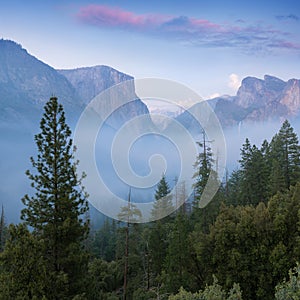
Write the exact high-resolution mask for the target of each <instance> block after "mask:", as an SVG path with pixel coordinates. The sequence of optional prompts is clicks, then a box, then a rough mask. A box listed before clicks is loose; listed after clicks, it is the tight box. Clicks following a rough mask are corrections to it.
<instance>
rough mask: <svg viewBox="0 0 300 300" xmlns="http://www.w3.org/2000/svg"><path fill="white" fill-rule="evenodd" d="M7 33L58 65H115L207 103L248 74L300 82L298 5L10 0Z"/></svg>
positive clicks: (4, 17) (3, 9)
mask: <svg viewBox="0 0 300 300" xmlns="http://www.w3.org/2000/svg"><path fill="white" fill-rule="evenodd" d="M0 28H1V33H0V37H3V38H6V39H12V40H15V41H16V42H18V43H20V44H22V46H23V47H24V48H26V49H27V50H28V52H29V53H31V54H32V55H34V56H36V57H38V58H39V59H41V60H42V61H44V62H46V63H48V64H49V65H51V66H53V67H55V68H76V67H82V66H92V65H100V64H104V65H109V66H111V67H114V68H116V69H118V70H120V71H123V72H125V73H128V74H130V75H132V76H134V77H136V78H144V77H158V78H166V79H171V80H175V81H178V82H181V83H184V84H186V85H187V86H189V87H191V88H192V89H194V90H195V91H196V92H198V93H199V94H200V95H201V96H203V97H204V98H208V97H211V96H214V95H217V94H231V95H232V94H235V92H236V89H237V87H238V85H239V82H240V80H241V79H242V78H244V77H246V76H256V77H260V78H261V77H263V75H264V74H270V75H274V76H277V77H280V78H282V79H284V80H287V79H289V78H300V2H299V1H297V0H294V1H291V0H285V1H281V0H280V1H258V0H252V1H241V0H240V1H230V0H228V1H215V0H211V1H207V0H206V1H202V0H193V1H189V0H187V1H176V0H164V1H161V0H160V1H158V0H152V1H142V0H128V1H125V0H115V1H113V0H111V1H97V0H95V1H93V2H92V1H87V0H75V1H72V2H71V1H65V0H43V1H37V0H36V1H33V0H27V1H24V0H22V1H19V0H10V1H5V2H4V1H3V0H2V1H1V2H0Z"/></svg>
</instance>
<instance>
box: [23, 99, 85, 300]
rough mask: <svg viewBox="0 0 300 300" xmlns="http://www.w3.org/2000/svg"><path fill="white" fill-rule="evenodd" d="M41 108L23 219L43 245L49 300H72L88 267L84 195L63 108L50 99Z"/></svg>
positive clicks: (55, 100)
mask: <svg viewBox="0 0 300 300" xmlns="http://www.w3.org/2000/svg"><path fill="white" fill-rule="evenodd" d="M44 109H45V112H44V115H43V117H42V119H41V122H40V129H41V132H40V133H39V134H37V135H36V136H35V142H36V145H37V150H38V154H37V157H36V158H33V157H31V163H32V166H33V169H35V171H33V172H31V171H27V172H26V174H27V175H28V177H29V179H30V180H31V186H32V188H33V189H34V190H35V194H34V195H33V196H29V195H25V197H24V198H23V199H22V202H23V204H24V205H25V208H24V209H23V210H22V213H21V218H22V219H23V220H24V221H25V222H26V224H27V225H29V226H31V227H32V228H33V234H34V235H36V236H37V238H39V239H43V240H44V244H45V250H44V253H43V256H44V257H45V258H46V260H47V271H48V272H49V274H48V276H49V279H50V280H49V285H48V292H47V295H46V296H47V298H49V299H65V298H67V299H70V298H71V296H74V295H76V294H79V293H81V292H82V289H83V286H82V285H83V284H84V281H83V275H84V272H85V271H86V267H87V255H86V252H85V251H84V249H83V245H82V241H83V240H84V239H85V238H86V235H87V233H88V220H86V219H85V214H86V212H87V210H88V205H87V201H86V196H87V195H86V193H85V192H84V190H83V188H82V186H81V179H82V177H78V175H77V173H76V166H77V164H78V162H77V161H75V160H74V151H75V149H74V148H73V145H72V139H71V130H70V128H69V126H68V125H67V124H66V120H65V114H64V110H63V107H62V105H61V104H59V103H58V100H57V98H56V97H52V98H50V100H49V101H48V102H47V103H46V105H45V108H44Z"/></svg>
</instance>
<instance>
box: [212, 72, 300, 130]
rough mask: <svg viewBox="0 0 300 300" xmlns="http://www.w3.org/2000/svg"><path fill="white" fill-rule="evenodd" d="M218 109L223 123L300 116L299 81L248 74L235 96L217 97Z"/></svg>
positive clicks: (217, 111)
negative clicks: (262, 77) (286, 80)
mask: <svg viewBox="0 0 300 300" xmlns="http://www.w3.org/2000/svg"><path fill="white" fill-rule="evenodd" d="M215 112H216V113H217V115H218V117H219V118H220V120H221V123H222V124H223V125H234V124H236V123H239V122H242V121H246V122H247V121H251V122H260V121H270V120H281V119H285V118H297V117H299V115H300V81H299V80H297V79H291V80H289V81H288V82H285V81H283V80H281V79H279V78H276V77H273V76H269V75H265V76H264V79H263V80H262V79H258V78H255V77H246V78H245V79H244V80H243V81H242V84H241V87H240V88H239V90H238V92H237V95H236V96H233V97H231V98H230V99H222V98H220V99H218V101H217V103H216V106H215Z"/></svg>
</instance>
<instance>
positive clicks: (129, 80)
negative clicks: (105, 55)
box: [58, 66, 149, 128]
mask: <svg viewBox="0 0 300 300" xmlns="http://www.w3.org/2000/svg"><path fill="white" fill-rule="evenodd" d="M58 72H59V73H60V74H62V75H63V76H65V78H66V79H67V80H68V81H69V82H70V83H71V84H72V86H73V87H74V89H75V91H76V93H77V95H79V97H80V99H81V101H82V102H81V103H82V104H84V105H86V104H88V103H89V102H90V101H91V100H92V99H93V98H94V97H95V96H97V95H98V94H99V93H101V92H102V91H104V90H106V89H108V88H110V87H112V86H114V85H117V84H119V83H121V82H126V84H124V85H123V87H122V90H121V94H120V93H118V95H114V94H110V99H109V100H110V101H109V102H106V103H105V109H110V107H108V106H109V105H111V108H114V107H116V106H117V104H118V103H119V100H120V99H124V100H125V101H127V100H131V99H136V100H135V101H131V102H129V103H127V104H126V105H124V106H123V107H122V108H121V109H119V110H117V111H116V112H114V114H113V116H112V117H111V118H110V119H109V120H108V124H109V125H111V126H112V127H113V128H118V127H119V126H120V125H121V124H124V123H125V122H126V121H128V120H129V119H131V118H134V117H136V116H139V115H145V114H149V111H148V108H147V106H146V105H145V104H144V103H143V102H142V101H141V100H140V99H138V97H137V96H136V94H135V88H134V82H133V79H134V78H133V77H132V76H129V75H127V74H124V73H121V72H119V71H117V70H115V69H113V68H111V67H107V66H95V67H86V68H78V69H72V70H58Z"/></svg>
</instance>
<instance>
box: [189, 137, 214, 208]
mask: <svg viewBox="0 0 300 300" xmlns="http://www.w3.org/2000/svg"><path fill="white" fill-rule="evenodd" d="M208 142H209V141H207V140H206V135H205V132H203V141H202V142H198V143H197V144H198V146H199V147H200V148H201V149H203V151H202V152H200V153H199V154H198V156H197V158H196V162H195V164H194V168H195V169H196V172H195V173H194V175H193V178H195V180H196V182H195V184H194V189H195V199H194V203H193V205H194V207H198V204H199V201H200V198H201V195H202V193H203V191H204V188H205V186H206V183H207V181H208V178H209V175H210V172H211V170H212V165H213V163H214V160H213V157H212V156H213V155H212V151H211V147H210V146H209V145H208ZM216 178H217V176H216Z"/></svg>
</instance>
